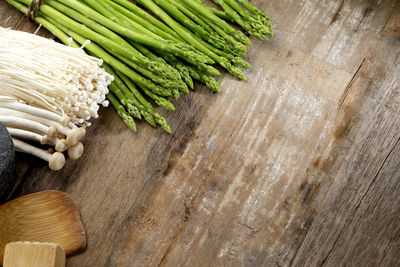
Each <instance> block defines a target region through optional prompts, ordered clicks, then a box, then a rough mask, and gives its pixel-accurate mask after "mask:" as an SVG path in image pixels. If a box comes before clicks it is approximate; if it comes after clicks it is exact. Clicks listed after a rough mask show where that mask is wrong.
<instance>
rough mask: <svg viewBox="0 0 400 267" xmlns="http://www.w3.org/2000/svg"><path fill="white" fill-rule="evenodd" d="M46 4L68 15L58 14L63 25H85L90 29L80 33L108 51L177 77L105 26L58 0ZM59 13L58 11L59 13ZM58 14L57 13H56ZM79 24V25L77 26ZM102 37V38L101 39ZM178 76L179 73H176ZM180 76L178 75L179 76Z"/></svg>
mask: <svg viewBox="0 0 400 267" xmlns="http://www.w3.org/2000/svg"><path fill="white" fill-rule="evenodd" d="M46 4H48V5H50V6H51V7H53V8H54V9H56V10H57V11H59V12H62V14H65V15H67V16H69V17H70V18H74V20H75V21H74V20H72V19H65V17H66V16H63V17H62V16H60V18H59V19H60V20H62V19H65V21H66V22H65V23H63V24H64V25H65V26H67V27H68V25H69V28H71V29H74V26H75V28H77V29H81V28H82V29H87V28H86V27H84V26H83V25H82V24H79V23H78V22H80V23H83V24H84V25H86V26H87V27H89V28H90V29H92V30H89V29H87V30H86V31H80V34H81V35H83V36H84V37H86V38H89V39H91V40H93V41H95V42H97V43H102V44H103V46H104V47H106V48H108V50H109V51H114V52H115V53H118V54H122V55H124V56H125V57H129V59H130V60H131V61H132V62H134V63H135V64H137V65H138V66H140V67H143V68H146V69H149V70H150V71H152V72H155V73H158V74H159V75H160V76H163V77H166V78H169V79H177V73H176V72H175V70H174V69H173V68H171V67H170V66H168V65H166V64H161V63H159V62H154V61H151V60H149V59H148V58H146V57H144V56H143V55H142V54H141V53H140V52H138V51H137V50H136V49H135V48H133V47H132V46H131V45H129V43H128V42H126V41H125V40H124V39H122V38H121V37H120V36H118V35H117V34H115V33H114V32H112V31H110V30H108V29H107V28H106V27H103V26H101V25H100V24H98V23H96V22H95V21H93V20H91V19H88V18H87V17H85V16H83V15H82V14H80V13H79V12H77V11H75V10H73V9H71V8H68V7H67V6H65V5H63V4H61V3H60V2H57V1H54V0H50V1H46ZM59 14H60V13H59ZM57 15H58V14H57ZM78 25H79V26H78ZM103 38H104V39H103ZM178 77H179V75H178ZM179 78H180V77H179Z"/></svg>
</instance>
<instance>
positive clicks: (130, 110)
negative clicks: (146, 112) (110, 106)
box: [109, 83, 142, 120]
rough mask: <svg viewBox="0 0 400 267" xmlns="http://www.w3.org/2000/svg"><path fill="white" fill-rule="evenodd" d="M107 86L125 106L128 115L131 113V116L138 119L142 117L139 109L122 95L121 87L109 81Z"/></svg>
mask: <svg viewBox="0 0 400 267" xmlns="http://www.w3.org/2000/svg"><path fill="white" fill-rule="evenodd" d="M109 88H110V91H111V92H113V94H114V95H115V96H116V97H117V98H118V99H119V101H120V102H121V104H122V105H124V106H125V107H126V108H127V110H128V113H129V114H130V115H132V116H133V117H135V118H137V119H139V120H140V119H141V118H142V116H141V115H140V112H139V109H138V108H137V107H135V106H134V105H132V104H131V103H130V102H129V100H128V98H127V97H126V96H125V95H124V93H123V92H122V91H121V89H119V88H118V86H116V85H115V83H111V84H110V85H109Z"/></svg>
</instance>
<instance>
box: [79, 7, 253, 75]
mask: <svg viewBox="0 0 400 267" xmlns="http://www.w3.org/2000/svg"><path fill="white" fill-rule="evenodd" d="M86 1H88V0H86ZM137 2H138V3H140V4H141V5H143V6H145V7H146V8H148V9H149V10H151V11H152V12H153V13H154V14H156V15H157V16H158V17H160V18H161V19H162V20H163V21H164V22H165V23H167V24H168V25H169V26H170V27H172V28H174V29H175V30H176V31H177V33H178V34H179V35H180V36H181V37H182V38H183V39H185V40H186V42H188V43H190V44H192V45H193V46H195V47H196V48H197V49H198V50H200V51H201V52H203V53H204V54H206V55H207V56H209V57H210V58H212V59H213V60H215V61H216V62H217V63H218V64H219V65H221V66H222V67H223V68H225V69H227V70H228V71H229V72H230V73H231V74H233V75H234V76H235V77H237V78H239V79H242V80H246V76H245V75H244V74H243V72H242V71H241V70H240V69H238V68H236V67H235V66H232V65H231V64H230V63H229V61H228V60H227V59H225V58H223V57H220V56H219V55H217V54H215V53H214V52H213V51H211V50H210V49H208V48H207V47H206V46H204V45H203V44H202V43H201V42H199V41H198V39H196V38H195V37H194V36H193V35H192V34H191V33H190V32H189V31H188V30H186V29H185V28H183V27H182V26H181V25H180V24H179V23H177V22H176V21H175V20H173V19H172V18H171V17H170V16H169V15H168V14H167V13H165V12H164V11H163V10H162V9H161V8H160V7H158V6H157V5H156V4H155V3H157V4H159V5H161V6H163V7H164V8H168V9H174V8H175V7H174V6H172V5H171V4H169V2H167V1H165V0H161V1H160V0H155V1H154V2H153V1H152V0H137ZM199 69H200V70H202V71H206V70H205V69H203V68H199Z"/></svg>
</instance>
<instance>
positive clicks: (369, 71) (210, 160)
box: [0, 0, 400, 266]
mask: <svg viewBox="0 0 400 267" xmlns="http://www.w3.org/2000/svg"><path fill="white" fill-rule="evenodd" d="M254 3H255V4H256V5H258V6H260V7H261V8H263V9H265V10H267V11H268V13H269V14H270V16H271V18H272V21H273V22H274V25H275V26H276V37H275V38H273V39H272V40H271V41H270V42H261V41H257V40H253V43H254V45H253V46H252V47H251V49H250V52H249V54H248V56H247V59H248V60H249V61H250V62H251V64H252V66H253V67H252V69H251V70H250V71H246V74H247V76H248V81H247V82H239V81H237V80H235V79H234V78H232V77H231V76H229V75H224V76H223V77H221V80H222V83H223V90H222V93H221V94H220V95H213V94H211V93H210V92H209V91H208V90H207V89H206V88H204V87H203V86H200V85H197V86H196V91H195V92H193V93H191V94H190V95H189V96H187V97H182V98H181V99H180V100H179V101H177V102H176V106H177V111H176V112H174V113H166V112H163V114H164V115H165V116H166V117H167V119H168V121H169V122H170V124H171V126H172V129H173V130H174V134H173V135H171V136H170V135H167V134H165V133H163V132H162V130H161V129H152V128H151V127H149V126H147V125H146V124H144V123H140V124H139V132H138V133H137V134H133V133H131V132H130V131H129V130H128V129H127V128H126V127H125V126H124V124H123V123H122V122H121V120H120V119H119V118H118V117H117V115H116V113H115V112H114V110H113V109H107V110H103V111H102V113H101V118H100V119H99V120H97V121H96V122H95V123H94V125H93V126H92V127H91V128H90V129H89V133H88V138H87V139H86V141H85V148H86V151H85V154H84V156H83V158H82V159H81V160H80V161H78V162H69V163H68V164H67V166H66V168H65V169H64V170H63V171H61V172H50V171H49V170H48V168H47V167H46V165H45V163H43V162H42V161H39V160H36V159H33V158H31V157H28V156H20V155H19V163H18V165H17V172H18V177H19V179H20V184H19V186H18V187H17V189H16V191H15V193H14V196H18V195H22V194H27V193H31V192H36V191H40V190H45V189H58V190H62V191H66V192H68V193H70V194H71V195H72V196H73V197H74V199H75V200H76V203H77V205H78V206H79V209H80V211H81V213H82V218H83V221H84V224H85V227H86V230H87V235H88V247H87V249H86V251H85V252H84V253H82V254H79V255H77V256H74V257H72V258H70V259H69V260H68V266H134V265H135V266H154V265H167V266H177V265H186V266H288V265H295V266H316V265H318V266H320V265H327V266H339V265H348V266H367V265H369V266H399V265H400V172H399V169H400V131H399V127H400V106H399V105H400V57H399V55H400V2H399V1H396V0H379V1H367V0H364V1H363V0H358V1H357V0H336V1H335V0H321V1H320V0H279V1H278V0H271V1H263V0H258V1H254ZM0 25H2V26H6V27H11V28H13V29H22V30H26V31H30V32H33V31H34V30H35V29H36V27H37V26H36V25H34V24H33V23H31V22H29V21H28V20H27V19H26V18H24V17H23V16H22V15H20V14H19V13H18V12H17V11H16V10H14V9H13V8H11V7H10V6H8V5H7V4H6V3H5V2H4V1H1V2H0ZM40 33H41V34H43V35H45V36H50V35H48V34H47V32H45V31H44V30H41V31H40Z"/></svg>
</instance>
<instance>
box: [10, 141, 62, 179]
mask: <svg viewBox="0 0 400 267" xmlns="http://www.w3.org/2000/svg"><path fill="white" fill-rule="evenodd" d="M12 140H13V142H14V147H15V149H16V151H18V152H23V153H28V154H31V155H33V156H36V157H38V158H41V159H43V160H45V161H47V162H49V168H50V169H51V170H53V171H58V170H61V169H62V168H63V167H64V165H65V157H64V155H63V154H62V153H60V152H55V153H53V154H50V153H49V152H48V151H47V150H43V149H39V148H37V147H34V146H32V145H29V144H27V143H25V142H22V141H20V140H18V139H15V138H13V139H12Z"/></svg>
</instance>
